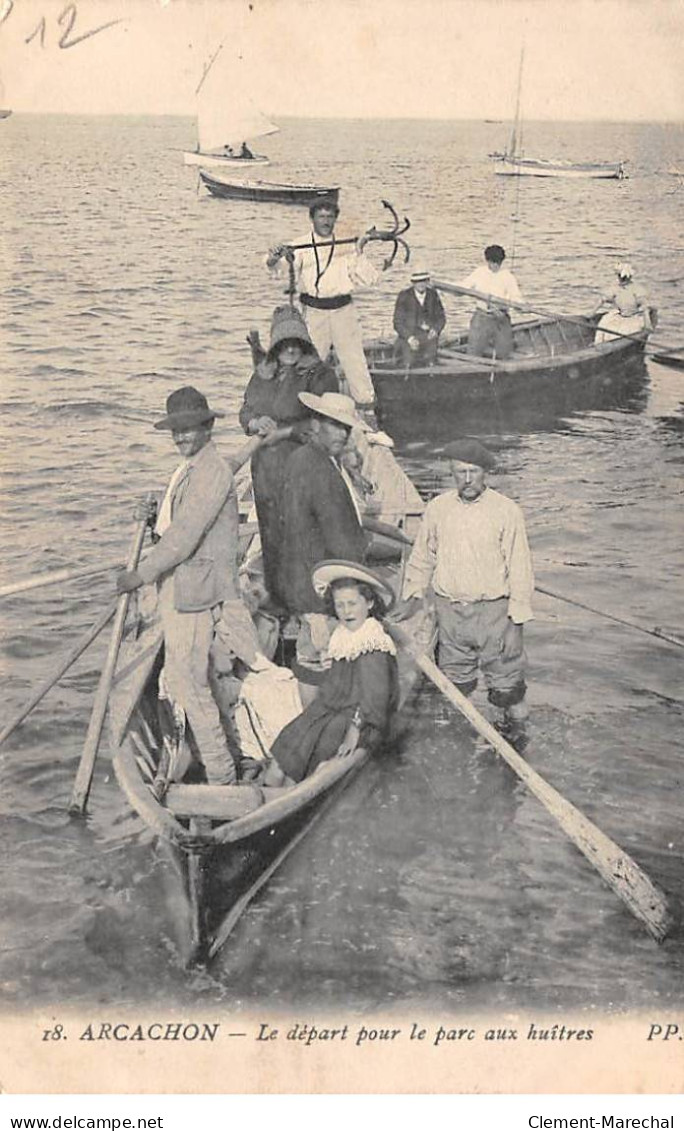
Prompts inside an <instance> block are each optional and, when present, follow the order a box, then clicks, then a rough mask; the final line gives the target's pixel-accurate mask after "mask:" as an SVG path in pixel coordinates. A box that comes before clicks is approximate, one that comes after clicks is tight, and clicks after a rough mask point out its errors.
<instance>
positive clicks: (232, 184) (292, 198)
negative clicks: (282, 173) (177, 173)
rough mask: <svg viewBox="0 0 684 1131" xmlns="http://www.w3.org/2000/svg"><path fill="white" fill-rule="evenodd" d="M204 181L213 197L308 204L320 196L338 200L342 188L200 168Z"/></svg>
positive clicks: (272, 202)
mask: <svg viewBox="0 0 684 1131" xmlns="http://www.w3.org/2000/svg"><path fill="white" fill-rule="evenodd" d="M200 179H201V181H202V184H203V185H204V186H205V187H206V188H207V189H208V190H209V192H210V193H211V194H212V196H217V197H220V198H221V199H222V200H252V201H258V200H263V201H267V202H270V203H271V204H304V205H306V206H307V207H308V206H309V205H310V204H311V202H312V200H315V199H316V198H317V197H319V196H324V197H326V199H329V200H335V201H337V199H338V197H339V194H340V190H339V187H336V186H335V187H326V186H323V185H288V184H279V183H278V182H277V181H246V180H237V181H233V180H229V179H228V178H226V177H222V176H220V175H219V174H215V173H207V172H206V171H205V170H204V169H200Z"/></svg>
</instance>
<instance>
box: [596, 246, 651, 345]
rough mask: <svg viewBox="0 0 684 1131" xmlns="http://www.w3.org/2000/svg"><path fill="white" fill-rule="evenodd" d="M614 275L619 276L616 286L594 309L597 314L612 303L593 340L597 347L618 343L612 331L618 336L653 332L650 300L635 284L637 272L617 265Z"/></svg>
mask: <svg viewBox="0 0 684 1131" xmlns="http://www.w3.org/2000/svg"><path fill="white" fill-rule="evenodd" d="M615 274H616V275H617V286H616V287H614V288H613V289H612V290H611V291H610V292H609V293H608V294H605V295H603V296H602V298H601V301H600V302H599V303H598V305H597V306H596V307H595V310H594V313H598V311H599V310H600V309H601V307H603V306H606V305H607V304H610V307H611V309H610V310H608V311H607V312H606V313H605V314H604V315H603V317H602V318H601V320H600V322H599V324H598V326H597V328H596V337H595V338H594V341H595V343H596V345H600V344H601V343H602V342H614V341H617V340H618V339H617V338H616V337H615V335H614V334H611V333H609V332H608V331H610V330H615V331H616V333H617V334H618V335H623V334H624V335H627V336H629V335H630V334H640V333H643V331H644V330H646V331H648V332H650V331H651V330H652V329H653V325H652V323H651V316H650V313H649V309H648V301H647V299H646V296H645V295H644V294H643V292H642V291H640V290H639V289H638V288H637V287H636V285H635V283H634V272H633V270H632V267H631V265H630V264H629V263H618V265H617V267H616V268H615Z"/></svg>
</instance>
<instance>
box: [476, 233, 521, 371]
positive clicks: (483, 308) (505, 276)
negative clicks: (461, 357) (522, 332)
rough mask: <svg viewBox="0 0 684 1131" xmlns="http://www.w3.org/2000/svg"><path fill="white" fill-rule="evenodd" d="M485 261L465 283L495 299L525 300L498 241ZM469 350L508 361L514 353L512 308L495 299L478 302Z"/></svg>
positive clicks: (486, 251)
mask: <svg viewBox="0 0 684 1131" xmlns="http://www.w3.org/2000/svg"><path fill="white" fill-rule="evenodd" d="M484 257H485V262H484V263H483V264H482V266H481V267H476V268H475V270H474V271H473V272H471V274H470V275H468V277H467V278H466V279H463V280H462V281H461V286H463V287H468V289H469V290H472V291H480V293H481V294H484V295H489V296H491V297H492V298H499V299H505V300H507V301H509V302H522V301H523V297H522V295H521V293H520V288H519V286H518V283H517V280H516V278H515V275H514V274H513V272H512V271H509V269H508V268H507V267H504V266H503V262H504V259H505V258H506V252H505V251H504V249H503V248H502V247H501V246H500V245H499V244H498V243H493V244H490V245H489V247H486V248H485V251H484ZM468 353H470V354H475V355H477V356H478V357H495V358H498V360H499V361H503V360H505V359H506V358H507V357H510V356H511V354H512V353H513V329H512V327H511V319H510V316H509V313H508V310H507V309H506V308H505V307H502V306H497V305H496V304H495V303H493V302H485V301H478V303H477V307H476V308H475V312H474V314H473V316H472V318H471V320H470V326H469V328H468Z"/></svg>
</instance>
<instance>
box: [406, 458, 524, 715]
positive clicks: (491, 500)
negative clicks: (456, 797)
mask: <svg viewBox="0 0 684 1131" xmlns="http://www.w3.org/2000/svg"><path fill="white" fill-rule="evenodd" d="M444 455H445V457H446V458H447V459H449V461H450V463H451V473H452V476H453V479H454V483H455V488H454V489H452V490H449V491H445V492H444V493H443V494H442V495H438V496H437V497H436V498H434V499H432V500H431V501H430V502H429V503H428V505H427V507H426V509H425V514H424V516H423V521H422V523H421V526H420V530H419V532H418V535H417V537H416V541H415V544H414V547H413V550H412V552H411V557H410V559H409V562H408V566H407V569H406V577H405V580H404V588H403V593H402V597H403V601H402V604H401V606H399V607H398V609H397V610H396V611H395V613H394V616H395V617H396V618H397V619H400V620H401V619H405V618H406V617H407V616H410V615H411V613H413V612H414V611H415V608H416V607H417V606H418V604H419V603H420V601H421V600H422V598H423V597H424V596H425V594H426V592H427V591H428V589H429V588H432V590H433V592H434V597H435V608H436V612H437V624H438V632H439V666H440V668H441V669H442V671H443V672H444V673H445V675H447V676H448V677H449V679H451V680H452V682H453V683H455V684H456V686H457V687H458V689H459V691H461V692H462V693H463V694H464V695H471V694H472V692H473V691H474V690H475V688H476V686H477V675H478V667H479V668H481V669H482V673H483V675H484V679H485V683H486V685H487V688H488V692H489V700H490V702H491V703H493V704H494V705H495V706H496V707H501V708H503V710H504V712H505V714H506V715H507V716H508V718H509V719H511V720H514V721H521V720H523V719H525V718H526V716H527V705H526V703H525V692H526V684H525V653H524V650H523V625H524V624H525V623H526V622H527V621H528V620H531V619H532V609H531V601H532V594H533V592H534V576H533V572H532V559H531V555H530V550H529V546H528V542H527V534H526V531H525V520H524V518H523V514H522V511H521V510H520V507H519V506H518V505H517V503H514V502H513V500H512V499H508V498H506V496H505V495H501V494H499V492H498V491H494V490H492V488H491V487H488V486H487V472H488V471H490V470H492V468H493V467H494V466H495V459H494V456H493V455H492V453H491V452H489V451H488V450H487V449H486V448H485V447H483V446H482V444H480V443H478V441H477V440H458V441H456V442H455V443H453V444H450V445H449V446H448V447H447V448H445V450H444Z"/></svg>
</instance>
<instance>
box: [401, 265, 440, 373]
mask: <svg viewBox="0 0 684 1131" xmlns="http://www.w3.org/2000/svg"><path fill="white" fill-rule="evenodd" d="M445 325H446V315H445V313H444V307H443V306H442V300H441V299H440V297H439V295H438V294H437V291H436V290H435V288H434V287H431V286H430V272H429V271H425V270H424V269H423V268H419V269H416V270H415V271H414V272H413V273H412V275H411V286H410V287H407V288H406V290H404V291H400V293H399V294H398V295H397V301H396V304H395V307H394V329H395V330H396V332H397V350H398V352H399V356H400V358H401V364H402V365H403V366H405V367H406V368H407V369H410V368H411V367H412V366H415V365H432V364H433V363H434V362H435V361H436V360H437V349H438V347H439V335H440V334H441V333H442V330H443V329H444V327H445Z"/></svg>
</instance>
